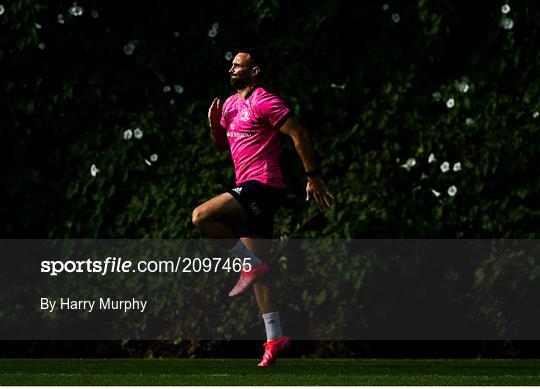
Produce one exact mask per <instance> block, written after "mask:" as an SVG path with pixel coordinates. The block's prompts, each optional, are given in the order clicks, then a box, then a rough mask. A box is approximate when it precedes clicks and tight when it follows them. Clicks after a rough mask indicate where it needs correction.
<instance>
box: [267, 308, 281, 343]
mask: <svg viewBox="0 0 540 389" xmlns="http://www.w3.org/2000/svg"><path fill="white" fill-rule="evenodd" d="M262 318H263V320H264V327H265V328H266V340H274V339H277V338H281V337H282V336H283V330H282V329H281V321H280V320H279V311H275V312H269V313H265V314H263V315H262Z"/></svg>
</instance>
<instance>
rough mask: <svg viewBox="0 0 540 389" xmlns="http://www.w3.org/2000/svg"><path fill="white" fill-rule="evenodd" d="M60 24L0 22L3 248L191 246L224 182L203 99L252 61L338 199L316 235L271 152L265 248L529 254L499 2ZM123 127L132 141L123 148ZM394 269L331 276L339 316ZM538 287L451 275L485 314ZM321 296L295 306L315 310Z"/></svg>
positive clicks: (530, 30)
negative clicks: (502, 242) (282, 199)
mask: <svg viewBox="0 0 540 389" xmlns="http://www.w3.org/2000/svg"><path fill="white" fill-rule="evenodd" d="M72 5H73V3H72V2H71V1H60V2H55V3H54V4H53V3H51V4H48V5H44V4H40V3H39V2H36V1H33V0H14V1H11V2H8V3H5V4H3V13H2V14H1V15H0V27H1V31H2V32H1V34H0V61H1V64H2V66H1V68H2V74H3V77H1V79H0V99H1V100H0V101H1V104H0V118H1V119H0V121H1V127H2V133H3V142H2V144H4V145H6V146H7V147H6V150H5V152H4V155H5V156H6V157H7V162H6V163H5V166H4V172H5V174H6V175H5V177H4V183H5V186H6V190H5V193H6V194H7V200H6V201H4V202H3V205H2V208H1V217H2V221H3V223H2V227H3V230H2V231H3V237H54V238H81V237H86V238H112V237H118V238H197V237H200V235H199V234H198V233H197V232H196V231H195V230H194V229H193V227H192V225H191V212H192V210H193V208H194V207H195V206H197V205H198V204H199V203H201V202H202V201H204V200H206V199H209V198H210V197H212V196H214V195H216V194H218V193H220V192H222V191H223V190H224V189H225V188H226V187H228V186H230V185H231V184H232V183H233V172H232V164H231V161H230V158H229V157H228V156H227V155H225V154H222V153H219V152H217V151H216V150H215V149H214V147H213V146H212V144H211V142H210V138H209V132H208V128H207V122H206V113H207V109H208V106H209V103H210V101H211V99H212V98H213V97H215V96H227V95H228V94H230V93H232V91H231V90H230V87H229V86H228V83H227V77H226V70H227V69H228V61H227V60H226V59H225V55H226V52H228V51H234V48H235V47H238V46H246V45H255V46H257V47H259V48H260V49H262V51H263V52H264V54H265V56H266V58H267V64H266V68H265V82H266V85H267V86H268V88H269V89H270V90H273V91H275V92H277V93H278V94H280V95H281V96H282V97H283V98H285V99H286V100H287V101H288V103H289V104H290V106H291V107H292V108H293V110H294V112H295V114H296V116H297V117H298V118H299V120H300V121H301V122H302V123H303V124H304V126H305V127H306V128H307V129H308V130H309V131H310V133H311V135H312V138H313V140H314V144H315V147H316V150H317V153H318V155H319V159H320V161H321V164H322V170H323V172H324V176H325V179H326V181H327V183H328V184H329V186H330V188H331V190H332V191H333V192H334V193H335V194H336V195H337V202H336V205H335V206H333V207H332V208H331V209H329V210H327V211H324V212H323V213H322V216H321V215H319V211H318V210H317V209H316V207H315V205H313V204H311V205H306V203H305V201H304V198H305V193H304V190H305V188H304V186H305V182H304V180H303V178H302V167H301V164H300V162H299V160H298V157H297V156H296V154H295V152H294V149H293V147H292V145H291V142H290V141H288V142H287V140H286V139H284V141H285V145H284V149H283V153H282V166H283V170H284V174H285V176H286V182H287V184H288V187H289V191H288V194H287V199H286V200H287V201H286V207H285V208H284V209H282V210H281V211H280V213H279V215H278V220H277V223H276V236H277V237H284V236H288V237H290V236H293V237H297V238H299V237H311V238H313V237H318V238H322V237H332V238H380V237H385V238H441V237H443V238H464V237H467V238H537V237H538V235H539V226H540V224H539V218H538V216H539V215H540V200H539V199H540V181H539V177H540V174H539V166H540V165H539V164H538V161H537V159H538V155H539V154H540V136H539V130H538V129H539V125H538V124H539V121H540V117H538V114H537V112H538V111H540V102H539V78H538V69H539V68H538V63H539V55H540V50H539V43H538V36H537V35H538V24H537V21H538V20H539V19H540V7H539V6H538V5H537V4H536V3H534V2H528V3H523V2H521V3H515V4H514V3H509V5H510V7H511V9H510V11H509V13H508V14H503V13H502V11H501V6H502V4H500V3H494V2H467V1H457V2H456V1H446V0H439V1H429V2H428V1H425V0H418V1H417V2H408V1H389V2H388V3H387V5H388V7H385V6H384V2H378V1H377V2H368V3H366V2H356V3H353V2H346V1H337V0H336V1H327V2H316V3H313V2H309V1H295V2H278V1H265V0H250V1H247V2H243V3H242V4H241V5H238V4H233V3H230V2H219V1H208V2H205V1H203V2H192V3H189V4H182V5H180V4H177V3H174V2H157V3H152V4H149V3H148V4H145V5H141V4H140V3H138V2H131V1H127V2H122V3H121V4H120V3H118V2H114V3H111V2H109V3H99V4H98V3H94V2H90V1H84V2H80V3H79V5H80V6H82V7H83V13H82V15H80V16H74V15H71V14H70V13H69V9H70V7H71V6H72ZM385 8H388V9H385ZM93 12H94V14H93ZM95 12H97V14H96V13H95ZM59 14H62V15H63V18H64V23H63V24H60V23H58V15H59ZM398 15H399V17H398ZM95 16H97V17H95ZM398 19H399V20H398ZM506 19H511V20H512V22H513V23H512V24H513V25H512V26H511V27H512V28H508V27H510V22H509V21H508V20H506ZM36 23H38V24H39V26H40V28H38V26H37V25H36ZM214 23H218V25H219V27H218V29H217V34H216V36H215V37H213V38H211V37H210V36H209V32H210V30H211V29H212V28H213V27H212V26H213V24H214ZM505 27H506V28H505ZM126 50H127V51H128V52H129V51H130V50H133V53H132V54H131V55H127V54H126ZM175 85H181V86H182V88H183V93H177V92H176V91H175V88H174V86H175ZM165 87H169V88H171V90H170V91H167V92H166V90H167V88H165ZM164 88H165V89H164ZM452 102H453V104H452ZM449 106H450V107H449ZM135 128H140V129H141V130H142V132H143V136H142V138H141V139H135V138H134V137H132V138H131V139H129V140H125V139H124V132H125V131H126V130H128V129H132V130H133V129H135ZM152 154H157V156H158V159H157V161H154V162H153V161H151V160H150V158H151V155H152ZM430 154H433V155H434V158H435V159H436V160H435V161H434V162H431V163H429V156H430ZM145 159H146V160H147V161H149V162H150V163H151V165H149V164H148V163H147V162H145ZM412 159H414V163H413V161H412ZM407 161H409V162H407ZM445 161H447V162H448V163H449V171H448V172H446V173H443V172H442V171H441V165H442V164H443V162H445ZM535 161H536V162H535ZM458 162H459V164H460V168H461V169H460V170H458V171H454V170H453V167H454V166H455V164H456V163H458ZM92 164H95V166H96V167H97V169H99V172H98V173H97V175H96V176H95V177H94V176H92V175H91V174H90V169H91V166H92ZM451 186H455V187H456V188H457V193H456V194H455V195H454V196H450V195H449V194H448V189H449V188H450V187H451ZM434 191H435V192H437V193H440V195H439V196H438V197H437V196H436V195H435V194H434ZM290 261H292V259H290ZM312 265H314V266H315V265H317V263H313V264H312ZM319 265H321V266H322V264H319ZM327 265H328V266H330V267H334V268H335V267H336V266H338V265H339V263H329V264H327ZM416 265H418V266H422V263H418V264H416ZM325 266H326V265H325ZM401 266H402V264H399V263H398V264H396V263H384V262H383V263H379V264H378V266H374V267H373V266H371V267H370V266H367V265H366V263H364V264H358V263H356V264H355V265H354V269H355V272H354V273H348V271H349V270H347V269H345V270H343V271H344V272H345V273H343V274H345V275H346V274H353V276H352V277H353V278H355V277H356V282H353V283H352V284H351V285H352V287H353V290H354V291H355V292H357V293H358V295H354V296H353V297H354V298H355V299H356V298H358V299H360V297H359V296H361V294H362V293H366V294H369V292H370V291H372V290H373V289H370V288H372V286H369V285H371V284H370V283H369V282H364V281H362V280H364V279H368V280H369V279H370V277H374V278H371V279H379V278H380V277H382V276H383V275H384V274H385V273H384V271H385V270H384V269H387V270H388V269H389V268H390V269H392V271H396V272H398V273H399V272H400V271H401V270H403V268H402V267H401ZM458 268H459V267H458ZM538 268H539V265H538V262H537V261H536V262H533V263H532V264H530V266H529V265H528V266H520V265H516V264H514V263H512V262H511V261H508V260H507V259H505V258H500V260H499V262H497V264H495V263H493V261H492V259H489V258H484V257H482V258H480V257H479V258H476V259H475V260H474V261H473V262H471V263H468V264H467V266H466V267H465V268H459V269H458V270H452V271H456V272H458V276H459V277H464V279H465V280H467V281H464V282H466V285H467V287H468V288H472V289H473V290H475V291H477V292H479V293H480V292H481V293H484V294H485V295H486V296H492V297H493V296H498V295H499V292H501V290H502V289H501V288H503V286H504V288H506V287H509V285H511V286H512V287H511V288H510V287H509V288H510V290H512V291H514V292H515V293H517V294H516V295H515V297H516V298H531V295H530V294H528V293H529V292H531V293H532V291H533V290H534V286H532V285H530V282H529V281H530V280H529V277H532V275H534V277H536V274H538ZM322 269H323V267H321V268H319V270H317V271H321V272H322V271H323V270H322ZM447 270H448V269H447ZM460 272H461V273H460ZM310 274H311V273H310ZM340 274H341V273H340ZM358 274H362V277H359V276H358ZM448 274H453V273H451V271H450V270H449V273H448ZM345 275H344V276H345ZM508 275H511V277H510V278H508V277H509V276H508ZM311 276H313V277H314V278H313V279H314V280H316V279H318V277H319V276H320V274H319V275H318V274H311V275H310V277H311ZM501 277H502V278H501ZM448 280H449V281H448V282H452V278H451V277H450V278H449V279H448ZM330 281H331V280H329V281H328V282H329V283H328V284H327V286H325V287H324V288H326V289H324V288H322V289H321V290H320V294H318V295H316V296H307V297H306V299H305V300H306V301H305V302H306V303H307V304H315V306H316V305H321V304H323V303H324V302H325V301H331V300H327V299H329V296H331V293H330V292H331V291H332V290H333V288H334V287H335V285H333V284H332V282H330ZM334 281H335V282H339V279H336V280H334ZM500 281H503V282H500ZM351 282H352V281H351ZM389 288H391V286H389ZM531 288H532V289H531ZM325 290H326V292H325ZM504 290H507V291H508V289H504ZM518 291H519V292H518ZM518 294H519V296H518ZM527 296H528V297H527ZM486 298H487V297H486ZM490 298H491V297H490ZM493 298H495V297H493ZM486 301H488V300H486ZM285 303H289V302H288V301H286V302H285ZM351 303H358V301H357V300H355V301H352V302H351ZM504 304H506V303H504V302H502V301H500V300H497V301H496V302H493V303H492V305H493V306H498V307H499V308H500V309H498V310H495V311H494V312H491V313H489V314H490V315H493V317H494V318H495V317H496V315H499V313H500V312H504V309H503V308H504ZM246 312H248V307H246ZM246 314H247V313H246ZM501 315H502V313H501ZM224 319H226V318H224ZM494 320H495V319H494ZM497 320H499V319H497Z"/></svg>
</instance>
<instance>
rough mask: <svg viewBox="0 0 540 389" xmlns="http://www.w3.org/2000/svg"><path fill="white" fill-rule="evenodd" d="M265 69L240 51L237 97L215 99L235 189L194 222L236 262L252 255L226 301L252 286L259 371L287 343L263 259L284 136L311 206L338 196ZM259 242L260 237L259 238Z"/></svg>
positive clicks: (220, 140) (279, 188) (234, 71)
mask: <svg viewBox="0 0 540 389" xmlns="http://www.w3.org/2000/svg"><path fill="white" fill-rule="evenodd" d="M261 71H262V70H261V67H260V64H259V63H258V62H257V57H256V54H255V52H254V51H253V50H242V51H240V52H239V53H238V54H236V56H235V57H234V58H233V61H232V66H231V68H230V70H229V74H230V81H231V85H232V86H233V87H234V88H235V89H236V91H237V92H236V93H235V94H233V95H232V96H230V97H229V98H228V99H227V100H225V102H224V103H223V102H222V101H221V100H219V99H214V100H213V102H212V104H211V106H210V109H209V111H208V120H209V122H210V128H211V135H212V140H213V141H214V143H215V145H216V146H217V148H218V149H220V150H229V149H230V151H231V156H232V159H233V164H234V171H235V175H236V187H234V188H232V189H231V190H229V191H227V192H225V193H222V194H220V195H218V196H216V197H214V198H212V199H210V200H208V201H207V202H205V203H203V204H201V205H199V206H198V207H197V208H195V210H194V211H193V219H192V220H193V224H194V225H195V226H196V227H197V229H199V231H201V232H202V233H203V234H204V235H205V236H206V237H208V238H209V239H217V240H216V243H218V244H220V245H221V246H222V247H223V248H225V249H226V250H228V251H229V252H230V253H232V254H234V255H235V257H238V258H250V259H249V260H248V261H249V262H247V263H246V262H244V264H249V265H247V266H244V269H243V270H242V271H241V272H240V278H239V280H238V282H237V283H236V285H235V286H234V288H233V289H232V290H231V291H230V293H229V296H230V297H235V296H238V295H240V294H242V293H244V292H245V291H247V290H248V289H249V288H251V287H252V286H253V289H254V292H255V297H256V299H257V303H258V305H259V308H260V310H261V313H262V318H263V320H264V324H265V329H266V338H267V341H266V343H265V344H264V346H265V351H264V355H263V358H262V360H261V362H260V363H259V366H271V365H272V364H273V363H274V362H275V360H276V358H277V356H278V355H279V354H280V353H281V352H282V351H283V350H285V349H287V348H288V347H289V346H290V342H291V341H290V338H289V337H288V336H286V335H284V334H283V330H282V328H281V321H280V318H279V311H278V310H277V307H276V303H275V297H274V296H275V286H274V283H273V281H272V279H271V277H270V265H269V264H268V262H265V261H264V259H265V258H267V256H268V254H269V245H270V239H271V238H272V235H273V227H274V215H275V213H276V210H277V208H278V205H279V201H280V198H281V197H282V195H283V193H284V190H285V184H284V182H283V176H282V174H281V169H280V166H279V151H280V139H279V132H278V131H280V132H282V133H284V134H287V135H289V136H290V137H291V138H292V140H293V142H294V146H295V148H296V151H297V152H298V155H299V156H300V159H301V161H302V164H303V165H304V169H305V172H306V173H305V175H306V177H307V186H306V201H308V200H310V199H314V200H315V201H316V203H317V204H318V205H319V207H321V208H325V207H328V206H330V205H331V204H332V202H333V199H334V197H333V196H332V194H331V193H330V191H329V190H328V188H327V187H326V185H325V183H324V182H323V180H322V179H321V178H320V176H319V174H318V169H317V165H316V161H315V153H314V151H313V148H312V146H311V142H310V138H309V135H308V132H307V131H306V130H305V129H304V128H303V127H302V126H300V124H299V123H298V122H297V121H296V120H295V119H294V117H292V115H291V110H290V109H289V108H288V107H287V106H286V104H285V103H284V101H283V100H281V99H280V98H279V97H278V96H276V95H274V94H271V93H269V92H268V91H266V90H265V89H263V88H262V87H261V86H260V85H259V84H260V78H261ZM261 238H262V239H261Z"/></svg>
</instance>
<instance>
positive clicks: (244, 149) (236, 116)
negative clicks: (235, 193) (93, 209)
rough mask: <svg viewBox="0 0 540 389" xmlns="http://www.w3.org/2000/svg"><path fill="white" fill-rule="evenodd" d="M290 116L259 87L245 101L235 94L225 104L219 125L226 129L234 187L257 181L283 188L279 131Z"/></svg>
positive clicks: (288, 110)
mask: <svg viewBox="0 0 540 389" xmlns="http://www.w3.org/2000/svg"><path fill="white" fill-rule="evenodd" d="M290 115H291V110H290V109H289V108H288V107H287V106H286V105H285V102H284V101H283V100H281V99H280V98H279V97H277V96H276V95H273V94H271V93H269V92H267V91H266V90H264V89H263V88H261V87H257V88H255V89H254V90H253V91H252V92H251V95H249V94H248V96H247V98H246V99H244V98H242V97H238V95H237V94H234V95H232V96H231V97H229V98H228V99H227V100H225V103H224V104H223V113H222V116H221V125H222V126H223V127H224V128H225V129H227V139H228V140H229V145H230V147H231V156H232V159H233V163H234V172H235V174H236V185H240V184H242V183H243V182H246V181H250V180H256V181H259V182H261V183H263V184H267V185H271V186H274V187H278V188H285V183H284V182H283V176H282V174H281V169H280V167H279V150H280V140H279V131H278V129H279V127H281V125H282V124H283V123H285V121H286V120H287V119H288V118H289V116H290Z"/></svg>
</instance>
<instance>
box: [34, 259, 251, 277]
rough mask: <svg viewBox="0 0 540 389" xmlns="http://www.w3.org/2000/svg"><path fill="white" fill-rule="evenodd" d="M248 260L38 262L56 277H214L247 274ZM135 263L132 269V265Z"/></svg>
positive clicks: (42, 271) (42, 270) (42, 269)
mask: <svg viewBox="0 0 540 389" xmlns="http://www.w3.org/2000/svg"><path fill="white" fill-rule="evenodd" d="M250 259H251V258H221V257H213V258H208V257H207V258H187V257H178V259H177V260H140V261H135V262H134V261H129V260H124V259H122V258H121V257H107V258H106V259H105V260H104V261H101V260H92V259H91V258H88V259H86V260H65V261H59V260H54V261H52V260H51V261H49V260H47V261H41V273H48V274H49V275H50V276H57V275H59V274H61V273H97V274H99V275H102V276H104V275H106V274H113V273H130V272H133V273H134V272H139V273H179V272H180V273H201V272H202V273H211V272H214V273H217V272H218V271H224V272H235V273H239V272H240V271H242V270H244V271H250V270H251V264H250V263H249V261H250ZM134 263H135V265H134Z"/></svg>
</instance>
